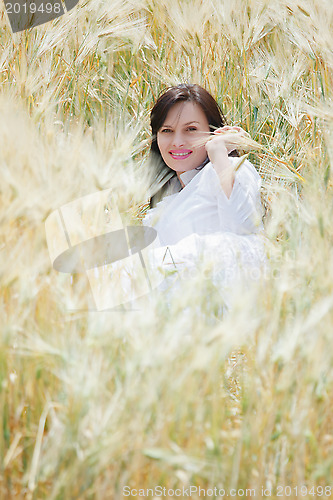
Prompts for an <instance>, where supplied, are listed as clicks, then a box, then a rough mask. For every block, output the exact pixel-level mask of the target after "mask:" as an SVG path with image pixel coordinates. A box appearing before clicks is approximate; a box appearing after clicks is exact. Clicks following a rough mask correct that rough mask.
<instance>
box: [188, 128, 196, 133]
mask: <svg viewBox="0 0 333 500" xmlns="http://www.w3.org/2000/svg"><path fill="white" fill-rule="evenodd" d="M187 130H188V131H189V132H194V131H196V130H197V127H188V129H187Z"/></svg>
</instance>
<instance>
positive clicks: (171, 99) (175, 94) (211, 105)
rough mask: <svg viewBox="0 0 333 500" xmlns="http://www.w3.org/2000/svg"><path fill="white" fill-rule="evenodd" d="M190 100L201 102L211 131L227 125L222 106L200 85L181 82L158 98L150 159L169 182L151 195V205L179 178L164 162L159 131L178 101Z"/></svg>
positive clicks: (155, 107) (231, 154) (154, 113)
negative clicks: (158, 140) (158, 142)
mask: <svg viewBox="0 0 333 500" xmlns="http://www.w3.org/2000/svg"><path fill="white" fill-rule="evenodd" d="M186 101H190V102H193V103H195V104H199V105H200V106H201V108H202V110H203V112H204V113H205V115H206V118H207V120H208V123H209V128H210V131H211V132H213V131H214V130H215V129H216V128H219V127H223V126H224V125H227V120H226V118H225V116H224V114H223V113H222V111H221V108H220V107H219V105H218V104H217V102H216V101H215V99H214V98H213V97H212V96H211V95H210V93H209V92H207V90H205V89H204V88H203V87H200V85H196V84H187V83H181V84H179V85H176V86H174V87H170V88H168V89H167V90H166V91H165V92H163V94H162V95H160V97H159V98H158V99H157V101H156V103H155V105H154V107H153V109H152V110H151V114H150V126H151V131H152V141H151V148H150V160H151V164H152V168H154V166H155V168H158V169H159V170H160V171H163V172H164V173H165V175H166V176H165V178H167V179H168V181H167V182H165V184H164V185H163V186H162V187H161V188H160V189H159V190H158V191H157V192H156V193H155V194H154V195H153V196H152V197H151V199H150V205H149V207H150V208H152V207H153V206H155V205H156V203H157V202H158V201H159V200H160V199H162V198H163V194H164V193H165V191H166V190H167V188H168V186H169V185H170V181H172V180H173V179H174V177H176V178H177V174H176V172H175V171H173V170H172V169H171V168H170V167H168V166H167V165H166V163H165V162H164V160H163V158H162V156H161V153H160V150H159V147H158V145H157V132H158V131H159V129H160V128H161V127H162V125H163V123H164V122H165V119H166V117H167V114H168V112H169V111H170V109H171V108H172V106H174V105H175V104H177V103H178V102H186ZM230 156H238V153H237V151H232V152H231V153H230ZM208 161H209V160H208V157H207V160H206V161H205V162H204V163H203V164H202V165H201V166H200V167H201V168H202V167H203V166H204V165H206V164H207V163H208Z"/></svg>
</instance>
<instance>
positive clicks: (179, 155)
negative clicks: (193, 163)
mask: <svg viewBox="0 0 333 500" xmlns="http://www.w3.org/2000/svg"><path fill="white" fill-rule="evenodd" d="M169 153H170V155H171V156H172V158H173V159H174V160H185V159H186V158H188V157H189V156H190V154H192V150H191V149H179V150H176V149H173V150H171V151H169Z"/></svg>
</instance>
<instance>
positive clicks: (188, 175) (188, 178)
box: [179, 157, 209, 186]
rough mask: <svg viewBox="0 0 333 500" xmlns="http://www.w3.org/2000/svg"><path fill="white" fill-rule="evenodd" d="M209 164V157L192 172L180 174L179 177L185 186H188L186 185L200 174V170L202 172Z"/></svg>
mask: <svg viewBox="0 0 333 500" xmlns="http://www.w3.org/2000/svg"><path fill="white" fill-rule="evenodd" d="M207 163H209V159H208V157H207V158H206V159H205V161H204V162H203V163H201V165H199V166H198V167H196V168H192V170H188V171H187V172H183V173H182V174H179V177H180V178H181V180H182V181H183V183H184V185H185V186H186V184H188V183H189V182H190V181H191V180H192V179H193V177H195V176H196V175H197V174H198V173H199V172H200V170H202V168H203V167H204V166H205V165H207Z"/></svg>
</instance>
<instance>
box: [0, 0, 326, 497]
mask: <svg viewBox="0 0 333 500" xmlns="http://www.w3.org/2000/svg"><path fill="white" fill-rule="evenodd" d="M0 8H1V9H2V10H1V14H0V16H1V21H0V110H1V122H0V141H1V142H0V144H1V149H0V171H1V183H0V203H1V212H0V217H1V224H0V250H1V261H0V277H1V297H0V308H1V310H0V321H1V346H0V415H1V419H2V432H1V433H0V459H1V462H0V495H1V498H3V499H10V498H18V499H19V498H22V499H23V498H24V499H26V498H27V499H48V500H49V499H64V500H67V499H68V500H72V499H108V498H110V499H113V498H122V497H123V487H124V486H125V485H129V486H131V487H132V488H138V489H139V488H153V487H154V486H156V485H161V486H166V487H168V488H176V487H183V486H184V487H187V486H188V485H191V484H192V485H197V486H201V487H205V488H209V487H214V486H217V487H218V488H224V489H225V490H226V491H227V490H228V489H230V488H235V489H240V488H243V489H246V488H255V489H256V498H261V488H262V487H264V488H268V489H271V492H272V495H271V497H272V498H276V493H277V489H276V488H277V486H282V487H284V486H286V485H289V486H291V487H296V486H298V487H301V486H302V485H307V487H308V493H307V494H305V495H302V497H303V498H313V497H314V496H313V495H311V493H310V491H311V490H310V488H311V487H312V486H314V487H315V488H317V487H318V488H319V490H315V491H318V492H320V491H321V490H320V487H321V486H329V485H330V484H331V483H332V461H333V428H332V413H331V409H332V406H333V386H332V382H333V380H332V378H333V375H332V361H333V350H332V347H331V344H332V340H331V339H332V334H333V313H332V307H333V253H332V241H333V222H332V221H333V218H332V209H333V196H332V183H331V171H330V167H331V160H332V123H333V104H332V88H333V75H332V67H333V54H332V46H333V5H332V3H331V1H330V0H325V1H320V2H319V0H308V1H307V0H290V1H287V0H279V1H278V2H276V1H271V0H235V1H234V2H227V1H225V0H205V2H201V1H197V0H192V1H187V0H184V1H180V0H170V1H168V2H166V1H165V0H139V1H136V2H134V1H132V2H131V1H121V0H112V1H111V0H110V1H108V2H106V1H102V0H90V1H89V0H88V1H85V2H81V3H80V5H79V6H78V7H76V8H75V9H73V10H72V11H71V12H70V13H68V14H67V15H66V16H63V17H62V18H59V19H58V20H56V21H54V22H53V23H49V24H47V25H45V26H41V27H39V28H37V29H33V30H31V31H29V32H25V33H20V34H15V35H12V34H11V32H10V30H9V24H8V21H7V18H6V15H5V13H4V12H5V11H4V6H3V5H1V7H0ZM180 81H190V82H196V83H199V84H202V85H204V86H205V87H206V88H207V89H208V90H210V91H211V92H212V94H213V95H214V96H216V97H217V99H218V101H219V103H220V104H221V106H222V108H223V110H224V112H225V113H226V115H227V117H228V119H229V120H230V122H231V123H234V124H240V125H242V126H243V127H244V128H246V130H248V131H249V132H250V134H251V136H252V137H253V138H254V139H255V140H257V141H258V142H259V143H261V144H263V145H264V146H265V151H264V153H260V154H259V155H253V158H252V160H253V162H254V163H255V164H256V166H257V167H258V169H259V171H260V172H261V174H262V176H263V179H264V190H263V197H264V200H265V202H266V204H267V206H268V207H269V209H268V212H267V216H266V220H265V226H266V234H267V237H268V240H269V245H268V246H269V248H268V253H269V256H270V260H271V263H272V265H271V270H270V272H269V273H267V276H266V279H265V280H264V281H263V282H262V283H260V284H259V285H258V286H257V287H256V288H255V289H252V290H247V291H246V290H243V291H242V292H241V294H240V295H239V297H238V300H237V301H236V303H235V305H234V308H233V309H232V311H231V312H230V314H229V315H227V316H226V317H224V318H222V320H221V321H216V322H213V321H211V317H213V316H214V311H216V310H218V306H219V297H218V295H217V294H216V293H215V292H214V290H213V289H212V287H211V285H210V282H209V280H208V279H204V278H202V279H200V278H199V279H198V280H197V281H196V282H195V283H194V285H195V286H193V284H191V286H186V284H184V286H183V288H182V289H181V290H179V292H178V294H175V297H174V299H173V300H172V301H171V303H170V304H169V305H167V304H166V303H165V300H163V296H156V297H152V302H151V304H150V307H149V309H147V310H145V311H144V312H140V311H132V312H127V313H120V312H119V313H116V312H114V313H96V312H95V313H94V312H81V313H79V312H78V313H70V312H69V311H68V309H67V307H66V304H67V303H68V301H69V300H71V299H70V297H71V296H72V294H73V290H74V294H84V293H87V291H86V289H85V288H84V287H83V288H82V289H80V288H79V286H80V285H79V284H77V285H75V283H74V284H73V285H71V284H70V281H69V279H68V278H67V276H66V275H62V274H60V273H57V272H56V271H54V270H52V268H51V265H50V259H49V255H48V251H47V246H46V240H45V229H44V222H45V219H46V218H47V216H48V215H49V213H50V212H51V211H52V210H55V209H56V208H58V207H59V206H61V205H63V204H64V203H67V202H69V201H72V200H74V199H76V198H78V197H80V196H84V195H86V194H89V193H93V192H96V191H99V190H101V189H106V188H109V187H111V188H114V189H115V190H116V191H117V195H118V202H119V207H120V208H121V210H122V212H124V213H126V214H127V216H133V213H134V214H135V213H136V212H137V209H138V207H139V206H140V205H141V204H142V203H145V202H146V201H147V187H148V181H149V172H147V164H146V162H145V161H144V160H145V158H146V155H147V150H148V147H149V146H148V142H147V138H148V137H149V122H148V116H149V111H150V108H151V105H152V102H153V101H154V99H155V98H156V96H157V95H158V93H159V91H160V90H161V89H163V88H164V87H165V86H167V85H170V84H175V83H178V82H180ZM300 176H301V177H300ZM302 179H304V180H302ZM128 214H129V215H128ZM75 286H76V288H75ZM194 305H195V307H194ZM323 491H324V494H323V497H324V498H325V490H323ZM303 492H304V490H303ZM283 495H284V496H289V495H288V490H283ZM293 495H294V493H293V494H292V495H291V496H293ZM318 496H319V495H318ZM239 497H241V495H239ZM294 497H296V495H294ZM326 497H327V498H330V497H331V495H330V494H329V490H326ZM193 498H196V495H193Z"/></svg>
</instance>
